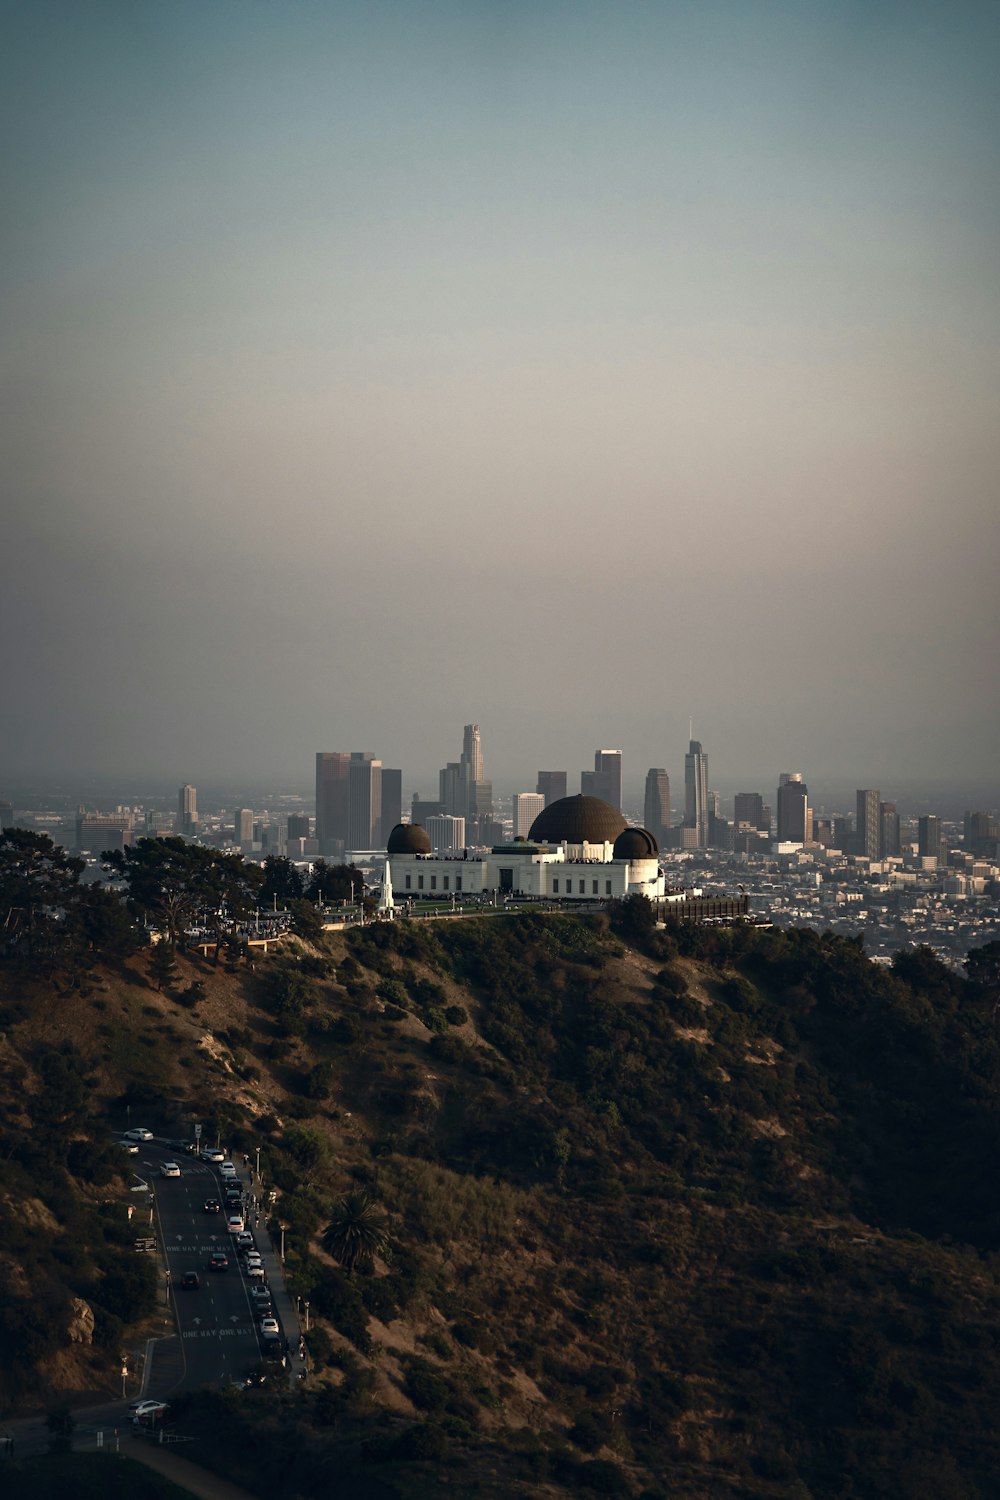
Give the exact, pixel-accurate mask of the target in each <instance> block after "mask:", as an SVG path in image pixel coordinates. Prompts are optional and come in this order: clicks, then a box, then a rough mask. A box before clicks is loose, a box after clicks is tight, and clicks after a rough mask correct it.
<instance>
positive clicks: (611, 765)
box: [580, 750, 622, 810]
mask: <svg viewBox="0 0 1000 1500" xmlns="http://www.w3.org/2000/svg"><path fill="white" fill-rule="evenodd" d="M580 791H581V793H582V794H583V796H584V797H600V799H601V801H602V802H610V803H611V806H612V807H617V808H618V809H619V810H621V805H622V752H621V751H620V750H595V751H594V769H593V770H592V771H581V773H580Z"/></svg>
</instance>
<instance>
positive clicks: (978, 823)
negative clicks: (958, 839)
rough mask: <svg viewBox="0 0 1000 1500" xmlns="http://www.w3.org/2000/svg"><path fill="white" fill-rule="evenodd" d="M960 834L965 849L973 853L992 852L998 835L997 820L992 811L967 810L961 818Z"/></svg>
mask: <svg viewBox="0 0 1000 1500" xmlns="http://www.w3.org/2000/svg"><path fill="white" fill-rule="evenodd" d="M962 835H963V842H964V844H965V847H966V849H970V850H971V851H972V852H973V853H974V854H993V853H994V852H995V849H996V842H997V836H998V827H997V820H996V818H995V817H994V815H993V814H992V813H988V812H967V813H966V814H965V817H964V818H963V819H962Z"/></svg>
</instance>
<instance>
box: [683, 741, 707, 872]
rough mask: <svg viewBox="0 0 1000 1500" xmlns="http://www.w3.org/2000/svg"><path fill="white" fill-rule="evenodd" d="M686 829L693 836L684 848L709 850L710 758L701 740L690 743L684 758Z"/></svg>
mask: <svg viewBox="0 0 1000 1500" xmlns="http://www.w3.org/2000/svg"><path fill="white" fill-rule="evenodd" d="M684 827H685V828H688V829H691V830H692V835H691V836H689V838H686V839H682V847H683V848H685V849H688V848H693V849H707V848H708V756H707V755H706V754H705V752H704V750H703V749H702V748H701V741H700V740H691V741H690V743H689V745H688V752H687V754H686V755H685V757H684Z"/></svg>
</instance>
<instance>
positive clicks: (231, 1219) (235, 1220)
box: [226, 1213, 246, 1234]
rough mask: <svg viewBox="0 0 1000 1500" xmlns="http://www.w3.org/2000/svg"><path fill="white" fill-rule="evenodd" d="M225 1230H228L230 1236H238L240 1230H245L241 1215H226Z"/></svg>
mask: <svg viewBox="0 0 1000 1500" xmlns="http://www.w3.org/2000/svg"><path fill="white" fill-rule="evenodd" d="M226 1228H227V1229H228V1230H229V1233H230V1234H239V1233H240V1231H241V1230H242V1229H245V1228H246V1225H245V1224H244V1222H243V1215H242V1214H238V1213H230V1214H227V1215H226Z"/></svg>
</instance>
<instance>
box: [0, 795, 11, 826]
mask: <svg viewBox="0 0 1000 1500" xmlns="http://www.w3.org/2000/svg"><path fill="white" fill-rule="evenodd" d="M13 827H14V804H13V803H12V802H6V801H4V802H0V831H2V830H4V829H7V828H13Z"/></svg>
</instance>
